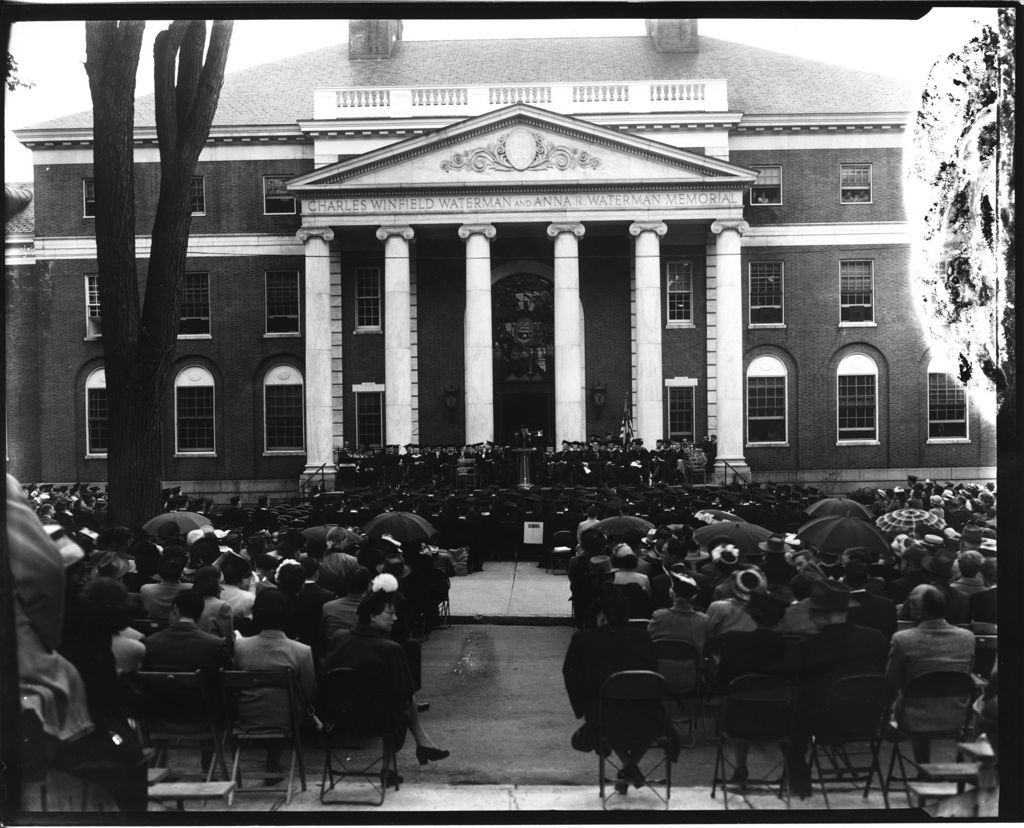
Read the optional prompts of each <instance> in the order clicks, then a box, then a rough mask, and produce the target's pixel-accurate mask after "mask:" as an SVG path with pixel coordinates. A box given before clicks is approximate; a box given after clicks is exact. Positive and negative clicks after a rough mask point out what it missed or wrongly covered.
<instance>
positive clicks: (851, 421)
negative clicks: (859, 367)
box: [837, 374, 878, 441]
mask: <svg viewBox="0 0 1024 828" xmlns="http://www.w3.org/2000/svg"><path fill="white" fill-rule="evenodd" d="M837 389H838V393H837V401H838V439H839V440H840V441H843V440H876V439H878V431H877V426H876V421H875V409H876V402H877V394H876V377H875V376H873V375H866V374H850V375H842V374H841V375H840V376H839V378H838V384H837Z"/></svg>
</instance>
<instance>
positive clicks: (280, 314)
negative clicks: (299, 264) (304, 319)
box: [266, 270, 299, 334]
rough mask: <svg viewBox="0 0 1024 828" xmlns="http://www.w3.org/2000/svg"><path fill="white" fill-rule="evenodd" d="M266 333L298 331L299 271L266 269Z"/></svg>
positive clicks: (295, 332) (291, 332)
mask: <svg viewBox="0 0 1024 828" xmlns="http://www.w3.org/2000/svg"><path fill="white" fill-rule="evenodd" d="M266 278H267V293H266V296H267V333H268V334H297V333H298V332H299V273H298V271H296V270H268V271H267V273H266Z"/></svg>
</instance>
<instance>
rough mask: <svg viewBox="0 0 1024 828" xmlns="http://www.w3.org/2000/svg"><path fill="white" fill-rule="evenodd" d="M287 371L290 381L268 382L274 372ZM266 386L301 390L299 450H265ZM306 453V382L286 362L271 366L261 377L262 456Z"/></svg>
mask: <svg viewBox="0 0 1024 828" xmlns="http://www.w3.org/2000/svg"><path fill="white" fill-rule="evenodd" d="M284 369H287V370H288V372H289V374H290V375H291V376H290V377H289V379H291V380H292V381H290V382H285V381H284V380H282V381H281V382H269V381H268V380H269V379H270V377H271V375H272V374H273V373H274V372H275V371H282V370H284ZM268 385H290V386H293V385H297V386H299V388H301V389H302V446H301V447H300V448H289V449H271V448H267V386H268ZM305 453H306V382H305V379H304V378H303V376H302V372H301V371H299V369H298V368H296V367H295V366H293V365H289V364H288V363H286V362H283V363H279V364H277V365H273V366H271V368H270V369H269V370H268V371H267V372H266V373H265V374H264V375H263V456H264V457H282V456H285V455H296V454H305Z"/></svg>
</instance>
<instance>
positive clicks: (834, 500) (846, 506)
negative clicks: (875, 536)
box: [804, 497, 871, 520]
mask: <svg viewBox="0 0 1024 828" xmlns="http://www.w3.org/2000/svg"><path fill="white" fill-rule="evenodd" d="M804 514H805V515H807V516H808V517H812V518H818V517H832V516H836V515H838V516H839V517H859V518H864V519H865V520H871V512H869V511H868V510H867V509H865V508H864V506H863V504H860V503H858V502H857V501H856V500H847V499H846V498H845V497H826V498H823V499H822V500H817V501H815V502H814V503H812V504H811V505H810V506H808V507H807V508H806V509H804Z"/></svg>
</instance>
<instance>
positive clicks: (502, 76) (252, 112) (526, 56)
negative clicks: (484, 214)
mask: <svg viewBox="0 0 1024 828" xmlns="http://www.w3.org/2000/svg"><path fill="white" fill-rule="evenodd" d="M699 41H700V43H699V50H698V51H697V52H696V53H688V54H666V53H661V52H658V51H657V50H656V49H655V48H654V46H653V44H652V43H651V41H650V39H649V38H648V37H601V38H543V39H527V38H519V39H511V40H444V41H438V40H433V41H428V40H424V41H399V42H398V43H396V44H395V51H394V53H393V54H392V56H391V58H390V59H387V60H353V61H350V60H349V59H348V46H347V44H346V43H339V44H338V45H337V46H331V47H327V48H324V49H318V50H316V51H314V52H307V53H306V54H303V55H297V56H295V57H290V58H284V59H282V60H280V61H276V62H274V63H267V64H263V65H262V66H254V67H250V68H248V69H242V70H240V71H237V72H232V73H230V74H229V75H227V77H226V78H225V81H224V88H223V90H222V92H221V98H220V105H219V107H218V109H217V116H216V119H215V121H214V123H215V124H216V125H220V126H244V125H255V124H264V125H283V124H294V123H295V122H296V121H299V120H308V119H311V118H312V117H313V95H312V90H313V89H315V88H322V87H353V86H354V87H361V86H434V85H436V86H457V85H463V84H467V85H468V84H487V83H557V82H563V83H564V82H573V81H578V82H584V83H597V82H601V81H616V80H634V81H642V80H674V79H680V80H698V79H708V80H710V79H718V78H725V79H726V80H727V81H728V92H729V107H730V109H732V110H733V111H739V112H743V113H746V114H751V115H753V114H757V115H772V114H840V113H866V112H902V111H907V110H908V109H910V108H911V107H910V101H911V96H910V90H909V88H908V87H907V85H906V84H905V83H904V82H903V81H900V80H899V79H896V78H890V77H886V76H884V75H874V74H871V73H868V72H860V71H857V70H854V69H848V68H846V67H841V66H833V65H832V64H828V63H821V62H819V61H813V60H806V59H804V58H798V57H793V56H792V55H785V54H782V53H779V52H771V51H768V50H766V49H759V48H756V47H753V46H747V45H744V44H740V43H733V42H730V41H726V40H719V39H717V38H710V37H700V39H699ZM154 123H155V121H154V115H153V96H152V95H148V96H144V97H142V98H139V99H138V101H137V102H136V124H137V125H138V126H152V125H153V124H154ZM91 124H92V112H91V111H87V112H81V113H78V114H75V115H67V116H64V117H61V118H56V119H54V120H51V121H45V122H43V123H40V124H35V125H34V126H33V127H32V128H33V129H45V128H55V129H57V128H74V127H78V128H82V127H88V126H91Z"/></svg>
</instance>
